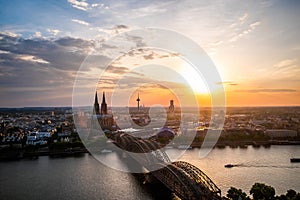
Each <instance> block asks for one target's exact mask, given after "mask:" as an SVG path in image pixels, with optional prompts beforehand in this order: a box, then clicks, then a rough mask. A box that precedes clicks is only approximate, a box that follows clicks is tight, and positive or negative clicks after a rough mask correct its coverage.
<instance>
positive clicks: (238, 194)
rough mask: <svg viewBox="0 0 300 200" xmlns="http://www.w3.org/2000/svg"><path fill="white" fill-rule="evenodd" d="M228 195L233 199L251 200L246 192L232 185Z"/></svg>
mask: <svg viewBox="0 0 300 200" xmlns="http://www.w3.org/2000/svg"><path fill="white" fill-rule="evenodd" d="M226 196H227V197H228V198H229V199H232V200H250V198H249V197H248V196H247V194H246V193H245V192H243V191H242V190H241V189H237V188H234V187H230V189H229V190H228V191H227V195H226Z"/></svg>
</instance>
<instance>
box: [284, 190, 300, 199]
mask: <svg viewBox="0 0 300 200" xmlns="http://www.w3.org/2000/svg"><path fill="white" fill-rule="evenodd" d="M296 194H297V192H296V191H295V190H292V189H291V190H288V191H287V192H286V197H287V198H289V199H292V198H293V197H295V196H296Z"/></svg>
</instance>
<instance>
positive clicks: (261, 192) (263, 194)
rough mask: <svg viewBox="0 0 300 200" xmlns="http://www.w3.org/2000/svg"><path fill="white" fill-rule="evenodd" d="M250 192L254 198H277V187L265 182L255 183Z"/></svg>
mask: <svg viewBox="0 0 300 200" xmlns="http://www.w3.org/2000/svg"><path fill="white" fill-rule="evenodd" d="M250 194H251V195H252V196H253V199H254V200H273V199H275V197H274V196H275V189H274V188H273V187H272V186H268V185H265V184H264V183H255V184H254V185H253V186H252V188H251V190H250Z"/></svg>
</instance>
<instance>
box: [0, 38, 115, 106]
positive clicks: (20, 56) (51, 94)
mask: <svg viewBox="0 0 300 200" xmlns="http://www.w3.org/2000/svg"><path fill="white" fill-rule="evenodd" d="M93 48H94V42H93V41H90V40H83V39H77V38H71V37H65V38H59V39H57V40H53V39H45V38H32V39H24V38H22V37H20V36H11V35H7V34H4V33H0V54H1V59H0V84H1V85H0V89H1V92H2V93H1V105H0V106H26V105H29V103H28V102H34V104H36V105H42V104H44V106H47V105H48V104H47V102H49V101H50V100H49V101H47V99H50V98H51V99H52V100H51V102H54V101H55V96H56V97H57V100H58V104H60V102H63V101H64V104H67V105H71V103H72V101H71V97H72V88H73V84H74V81H75V75H76V72H77V70H78V69H79V67H80V66H81V64H82V63H83V61H84V60H85V58H86V57H87V56H88V54H89V51H90V49H93ZM105 48H108V47H105ZM1 52H2V53H1ZM88 58H89V59H87V60H86V61H85V62H84V63H85V68H84V69H83V70H85V71H89V70H90V69H91V68H99V67H101V68H104V67H105V66H104V65H105V63H107V62H108V61H109V60H110V59H109V58H107V57H105V56H101V55H97V56H96V55H92V56H89V57H88ZM87 78H88V77H87ZM59 99H60V100H61V101H60V100H59ZM38 101H45V102H39V103H38ZM31 105H32V104H31ZM61 105H62V104H61Z"/></svg>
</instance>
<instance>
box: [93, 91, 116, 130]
mask: <svg viewBox="0 0 300 200" xmlns="http://www.w3.org/2000/svg"><path fill="white" fill-rule="evenodd" d="M94 114H95V115H96V117H97V120H98V122H99V125H100V127H101V129H102V130H103V131H104V130H115V129H116V126H115V123H114V118H113V116H112V114H109V113H108V110H107V103H106V100H105V92H103V95H102V102H101V107H100V106H99V103H98V95H97V92H96V94H95V102H94Z"/></svg>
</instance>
